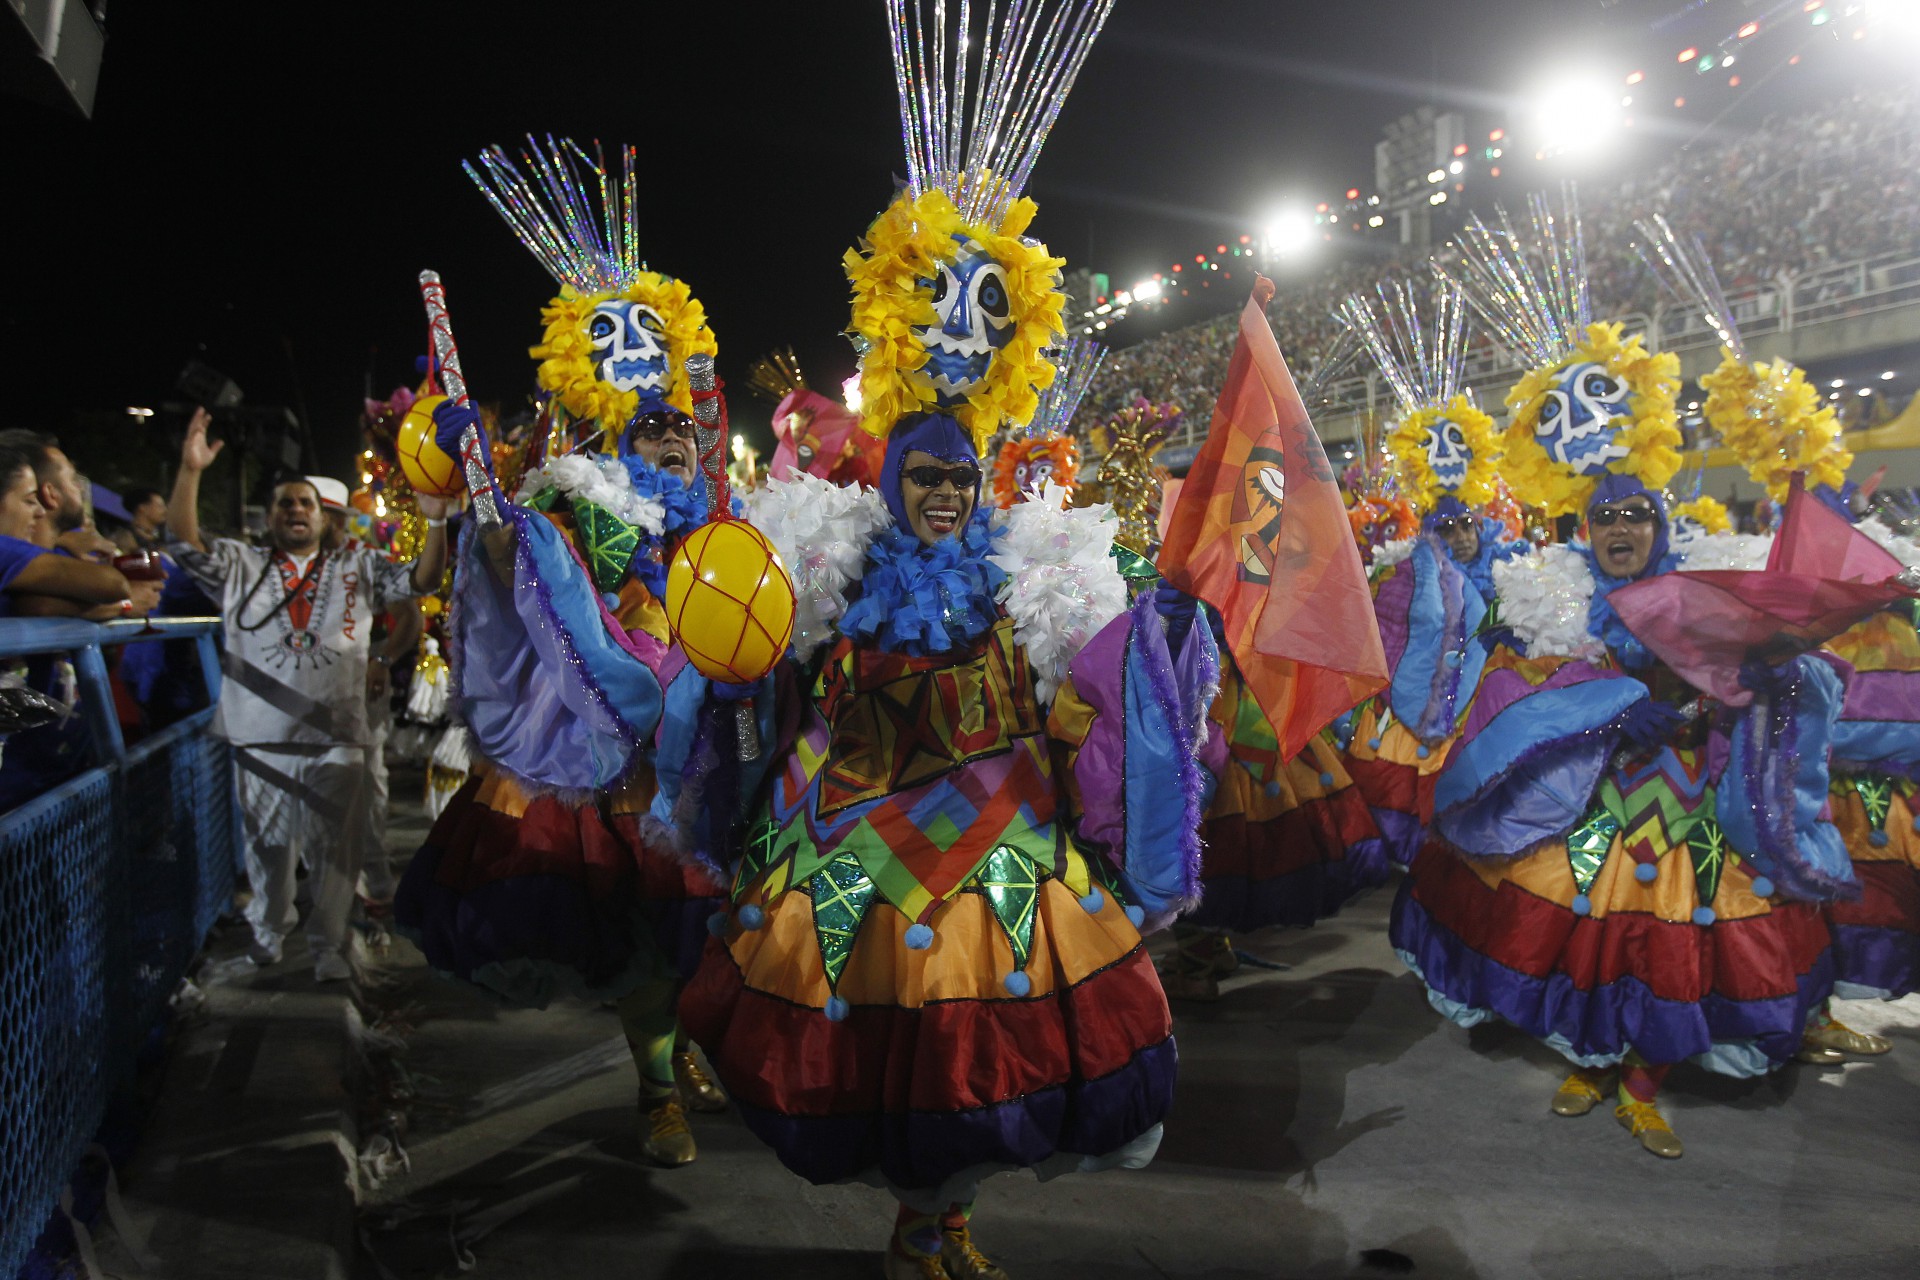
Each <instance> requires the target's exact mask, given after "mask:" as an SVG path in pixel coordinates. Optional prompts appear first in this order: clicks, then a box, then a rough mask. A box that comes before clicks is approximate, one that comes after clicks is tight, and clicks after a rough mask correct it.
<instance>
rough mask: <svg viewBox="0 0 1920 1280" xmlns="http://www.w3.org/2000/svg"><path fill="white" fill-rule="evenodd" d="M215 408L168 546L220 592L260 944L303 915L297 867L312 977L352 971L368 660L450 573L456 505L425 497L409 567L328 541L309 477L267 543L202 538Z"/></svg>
mask: <svg viewBox="0 0 1920 1280" xmlns="http://www.w3.org/2000/svg"><path fill="white" fill-rule="evenodd" d="M209 421H210V419H209V417H208V415H207V413H206V411H205V410H199V411H197V412H196V413H195V414H194V416H193V420H192V421H191V422H190V423H189V424H188V425H187V434H186V439H185V440H184V441H183V442H182V444H181V449H180V474H179V478H178V479H177V480H176V481H175V483H174V489H173V496H172V497H171V499H170V500H169V501H168V503H167V532H168V534H169V535H170V541H169V543H168V548H167V549H168V552H169V554H171V555H172V556H173V557H174V559H176V560H177V561H178V562H179V563H180V566H181V567H182V568H183V569H185V570H186V571H187V572H188V573H190V574H191V575H193V577H194V578H195V579H196V580H197V581H198V582H199V583H200V584H201V586H203V587H204V588H205V589H206V590H207V591H208V592H209V593H211V594H212V595H214V596H215V598H216V599H218V600H219V602H220V605H221V613H222V616H223V618H224V621H225V624H226V625H225V636H226V648H227V657H226V673H227V680H226V682H225V684H224V685H223V686H222V688H221V693H220V711H219V717H218V719H217V720H216V722H215V731H216V732H217V733H219V734H220V735H221V736H222V737H224V738H226V739H227V741H229V742H230V743H232V744H233V747H234V760H235V767H236V769H237V771H238V774H239V787H240V808H241V813H242V816H243V818H244V820H245V823H246V862H247V879H248V882H249V883H250V884H251V885H252V888H253V899H252V901H251V902H250V903H249V904H248V906H247V919H248V922H249V923H250V924H251V925H252V926H253V936H254V941H253V946H252V948H251V952H250V954H251V955H252V957H253V959H254V960H255V962H256V963H258V964H261V965H268V964H273V963H276V962H277V961H278V960H279V959H280V957H281V954H282V947H283V943H284V939H285V937H286V935H287V934H288V933H290V932H291V931H292V930H293V927H294V925H295V924H296V923H297V920H298V913H297V910H296V907H295V904H294V868H295V864H296V863H297V862H304V863H305V865H306V868H307V873H308V885H309V887H310V890H311V894H312V901H313V908H312V912H311V914H310V916H309V917H308V921H307V937H308V939H309V941H310V942H311V944H312V947H313V960H314V976H315V977H317V978H319V979H320V980H321V981H323V982H327V981H337V980H340V979H344V978H347V977H350V976H352V972H353V969H352V965H351V962H350V960H349V958H348V956H347V954H346V945H347V924H348V921H347V917H348V913H349V912H350V910H351V908H352V905H353V891H354V883H355V881H356V880H357V879H358V878H359V874H360V861H361V856H362V853H363V849H362V846H361V838H360V832H361V825H362V819H363V816H364V815H363V814H362V812H361V809H362V806H363V805H364V804H365V783H366V754H367V747H368V742H369V737H370V730H369V726H368V723H367V664H368V660H369V642H370V641H371V638H372V633H373V615H374V614H376V613H378V612H379V611H380V610H381V609H382V608H384V607H386V606H387V605H388V604H389V603H390V602H392V601H396V600H405V599H411V598H413V597H415V596H420V595H424V594H426V593H427V592H428V591H431V590H432V589H434V588H435V587H437V586H438V585H439V584H440V575H441V573H442V572H443V571H444V570H445V568H446V561H447V541H446V503H445V501H444V500H442V499H438V498H428V497H421V498H420V499H419V503H420V511H421V514H422V515H424V516H426V517H427V536H426V544H425V546H424V547H423V549H422V550H421V553H420V558H419V559H418V560H417V561H415V562H414V563H413V564H412V565H397V564H394V563H393V562H392V561H391V560H389V559H387V557H386V556H384V555H382V554H380V553H379V552H377V551H372V550H368V549H365V548H360V549H348V548H339V549H332V550H329V549H328V548H327V547H325V546H324V545H323V542H322V538H323V534H324V530H325V524H324V521H323V519H322V516H321V512H320V495H319V493H318V492H317V491H316V490H315V489H314V486H313V485H312V483H311V482H309V481H308V480H307V479H306V477H304V476H293V477H289V478H288V479H286V480H284V481H282V482H281V483H279V484H277V485H275V486H274V489H273V494H272V500H271V503H270V506H269V509H268V513H267V536H268V545H267V546H266V547H252V546H249V545H247V544H246V543H243V542H239V541H236V540H234V539H231V538H219V539H214V540H212V541H210V542H207V541H203V540H202V539H201V536H200V522H199V514H198V512H199V505H200V475H201V473H202V472H203V471H205V470H206V468H207V467H208V466H209V465H210V464H211V463H212V462H213V460H214V458H216V457H217V456H218V455H219V453H220V450H221V448H222V445H221V444H217V443H209V442H208V440H207V426H208V423H209Z"/></svg>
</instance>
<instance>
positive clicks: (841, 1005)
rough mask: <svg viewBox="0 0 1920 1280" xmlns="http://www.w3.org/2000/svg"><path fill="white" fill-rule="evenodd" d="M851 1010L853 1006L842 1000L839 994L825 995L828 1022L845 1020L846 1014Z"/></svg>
mask: <svg viewBox="0 0 1920 1280" xmlns="http://www.w3.org/2000/svg"><path fill="white" fill-rule="evenodd" d="M852 1012H853V1006H852V1005H850V1004H848V1003H847V1002H846V1001H845V1000H842V999H841V998H840V997H839V996H828V997H827V1008H826V1014H827V1021H828V1022H845V1021H846V1020H847V1015H848V1014H849V1013H852Z"/></svg>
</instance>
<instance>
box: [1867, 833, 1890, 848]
mask: <svg viewBox="0 0 1920 1280" xmlns="http://www.w3.org/2000/svg"><path fill="white" fill-rule="evenodd" d="M1887 839H1888V837H1887V833H1886V832H1884V831H1869V832H1867V843H1868V844H1870V845H1872V846H1873V847H1874V848H1876V849H1884V848H1886V847H1887Z"/></svg>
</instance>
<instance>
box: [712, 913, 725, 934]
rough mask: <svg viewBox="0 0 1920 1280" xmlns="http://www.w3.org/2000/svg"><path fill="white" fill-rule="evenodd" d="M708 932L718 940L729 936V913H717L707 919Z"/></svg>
mask: <svg viewBox="0 0 1920 1280" xmlns="http://www.w3.org/2000/svg"><path fill="white" fill-rule="evenodd" d="M707 932H708V933H710V934H712V935H713V936H714V937H716V938H724V937H726V936H727V913H726V912H724V911H716V912H714V913H713V914H712V915H710V916H708V917H707Z"/></svg>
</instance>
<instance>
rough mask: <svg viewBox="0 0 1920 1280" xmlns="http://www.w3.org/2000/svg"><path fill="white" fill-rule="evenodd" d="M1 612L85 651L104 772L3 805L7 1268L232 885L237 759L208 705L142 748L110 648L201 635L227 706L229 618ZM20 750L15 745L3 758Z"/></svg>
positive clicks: (36, 647) (86, 697) (4, 652)
mask: <svg viewBox="0 0 1920 1280" xmlns="http://www.w3.org/2000/svg"><path fill="white" fill-rule="evenodd" d="M158 625H159V628H160V631H159V634H158V635H157V636H156V635H155V634H154V633H153V632H150V631H142V629H141V626H140V624H138V623H113V624H108V625H104V626H95V625H92V624H89V623H78V622H56V621H51V620H42V619H0V658H5V659H15V658H33V657H45V656H48V655H52V656H54V658H55V661H56V662H69V663H71V664H72V669H73V671H74V673H75V680H74V687H75V688H76V689H77V692H78V695H79V697H78V702H77V713H78V714H82V715H84V716H85V723H86V725H87V728H88V731H89V733H90V735H91V737H92V748H93V751H92V760H93V767H91V768H86V769H83V770H82V771H80V772H79V773H78V775H77V776H75V777H72V778H69V779H66V780H64V781H62V782H59V783H58V784H57V785H54V786H52V787H51V788H50V789H49V790H47V791H46V792H45V793H43V794H41V795H39V796H36V797H34V798H33V799H30V800H27V801H26V802H25V803H23V804H21V805H20V806H19V807H17V808H15V809H13V810H11V811H9V812H7V813H4V814H0V1089H3V1090H4V1091H5V1092H4V1095H0V1096H4V1097H5V1098H6V1106H5V1109H4V1113H0V1275H13V1274H14V1273H15V1272H16V1271H17V1270H18V1269H19V1267H20V1265H21V1263H22V1262H23V1261H24V1260H25V1259H26V1257H27V1255H28V1253H29V1251H30V1250H31V1249H32V1248H33V1244H34V1240H35V1239H36V1237H37V1236H38V1234H39V1232H40V1229H41V1227H42V1225H43V1224H44V1223H45V1222H46V1221H47V1218H48V1215H49V1214H50V1213H51V1212H52V1211H53V1209H54V1208H55V1206H56V1205H57V1204H58V1203H59V1201H60V1194H61V1191H62V1190H63V1189H64V1188H65V1187H66V1185H67V1182H68V1180H69V1178H71V1177H72V1175H73V1173H74V1170H75V1168H76V1166H77V1165H78V1164H79V1162H80V1157H81V1155H82V1154H83V1153H84V1152H85V1151H86V1149H87V1146H88V1144H89V1143H91V1142H92V1141H93V1138H94V1133H95V1131H96V1130H97V1129H98V1128H99V1126H100V1122H101V1120H102V1118H103V1117H104V1116H105V1114H106V1109H107V1103H108V1101H109V1099H110V1098H111V1097H112V1096H113V1094H114V1093H115V1091H116V1090H119V1089H121V1088H123V1087H124V1086H125V1085H126V1084H127V1083H128V1082H129V1081H130V1080H131V1078H132V1073H133V1066H134V1059H135V1054H136V1052H137V1051H138V1049H139V1047H140V1044H141V1042H142V1041H143V1040H144V1039H145V1038H146V1036H147V1035H148V1034H150V1033H151V1032H152V1030H153V1029H154V1028H155V1027H156V1026H158V1025H159V1022H160V1020H161V1018H162V1017H163V1016H164V1015H165V1012H166V1007H167V999H168V997H169V996H170V995H171V994H172V992H173V990H174V988H175V987H176V986H177V985H178V983H179V981H180V979H181V977H182V975H183V974H185V972H186V969H187V965H188V964H189V963H190V962H191V961H192V959H193V956H194V953H195V952H196V951H198V950H199V947H200V942H201V940H202V939H203V938H205V937H206V934H207V930H208V929H209V928H210V927H211V926H212V924H213V922H214V920H215V919H216V918H217V917H218V916H219V914H220V912H221V911H222V910H224V909H225V906H226V904H227V902H228V901H229V899H230V898H231V896H232V893H233V884H234V863H235V854H236V850H235V844H234V842H235V839H236V834H237V832H238V829H239V827H238V822H237V819H236V815H235V809H234V797H233V770H232V761H231V757H230V753H229V751H228V749H227V746H226V744H225V743H223V742H220V741H218V740H216V739H214V738H212V737H210V736H209V734H208V726H209V724H210V722H211V719H212V715H213V713H212V711H211V710H203V711H201V712H198V713H197V714H194V715H192V716H189V717H188V718H186V719H184V720H182V721H180V722H178V723H176V724H174V725H172V726H170V727H168V728H166V729H164V730H162V731H160V732H159V733H156V734H154V735H152V736H150V737H147V738H145V739H143V740H141V741H139V742H137V743H135V744H134V745H132V746H131V747H129V746H128V745H127V743H126V741H125V738H124V736H123V734H122V732H121V726H120V723H119V719H118V718H117V717H116V715H115V714H114V707H115V699H114V692H113V689H112V687H111V685H110V683H109V676H108V670H109V664H108V662H107V661H106V655H107V653H108V651H110V650H111V649H112V648H113V647H115V646H117V645H120V644H124V643H126V642H128V641H130V640H134V639H136V638H139V639H142V640H154V641H156V642H160V643H166V644H172V645H191V646H194V647H196V648H197V650H198V653H199V658H200V661H199V664H198V665H199V669H200V673H201V680H202V682H203V684H204V685H205V686H206V695H207V701H206V703H204V704H203V705H206V706H210V705H211V702H212V700H213V697H214V696H216V695H217V692H218V680H219V676H218V664H217V658H216V656H215V653H214V648H213V641H214V635H215V632H216V631H217V629H218V625H219V624H218V623H217V622H214V621H212V620H191V621H188V620H172V621H167V622H164V623H160V624H158ZM0 760H4V757H0Z"/></svg>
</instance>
